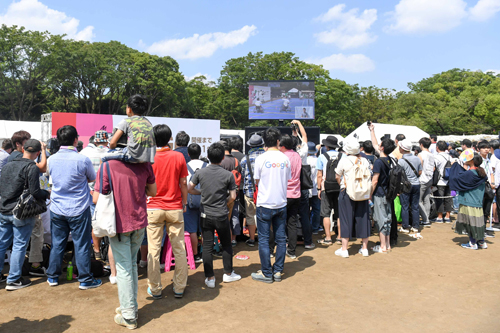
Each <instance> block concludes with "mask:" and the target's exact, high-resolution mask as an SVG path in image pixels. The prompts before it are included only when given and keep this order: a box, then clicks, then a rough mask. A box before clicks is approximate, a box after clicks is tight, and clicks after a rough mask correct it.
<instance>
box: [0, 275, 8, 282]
mask: <svg viewBox="0 0 500 333" xmlns="http://www.w3.org/2000/svg"><path fill="white" fill-rule="evenodd" d="M5 281H7V277H6V276H5V275H3V274H0V283H2V282H5Z"/></svg>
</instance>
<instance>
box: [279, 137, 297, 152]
mask: <svg viewBox="0 0 500 333" xmlns="http://www.w3.org/2000/svg"><path fill="white" fill-rule="evenodd" d="M280 146H281V147H285V148H286V149H288V150H290V149H292V150H294V149H295V146H296V145H295V142H294V141H293V138H292V137H291V136H290V135H289V134H283V135H282V136H281V140H280Z"/></svg>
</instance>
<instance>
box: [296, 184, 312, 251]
mask: <svg viewBox="0 0 500 333" xmlns="http://www.w3.org/2000/svg"><path fill="white" fill-rule="evenodd" d="M299 215H300V223H301V224H302V236H303V237H304V244H305V245H311V244H312V226H311V219H310V218H309V215H310V210H309V190H302V191H301V195H300V204H299Z"/></svg>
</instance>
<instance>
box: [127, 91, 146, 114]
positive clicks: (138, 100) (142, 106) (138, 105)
mask: <svg viewBox="0 0 500 333" xmlns="http://www.w3.org/2000/svg"><path fill="white" fill-rule="evenodd" d="M127 106H128V107H129V108H131V109H132V112H133V113H134V114H136V115H138V116H142V115H143V114H145V113H146V112H147V111H148V106H149V103H148V99H147V98H146V96H144V95H139V94H137V95H133V96H130V97H129V98H128V100H127Z"/></svg>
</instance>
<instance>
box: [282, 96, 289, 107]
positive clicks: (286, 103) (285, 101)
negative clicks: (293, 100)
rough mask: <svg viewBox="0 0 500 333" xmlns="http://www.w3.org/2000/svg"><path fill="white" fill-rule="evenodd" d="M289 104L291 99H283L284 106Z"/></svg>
mask: <svg viewBox="0 0 500 333" xmlns="http://www.w3.org/2000/svg"><path fill="white" fill-rule="evenodd" d="M288 104H290V101H289V100H288V99H286V98H285V99H283V105H284V106H288Z"/></svg>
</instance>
